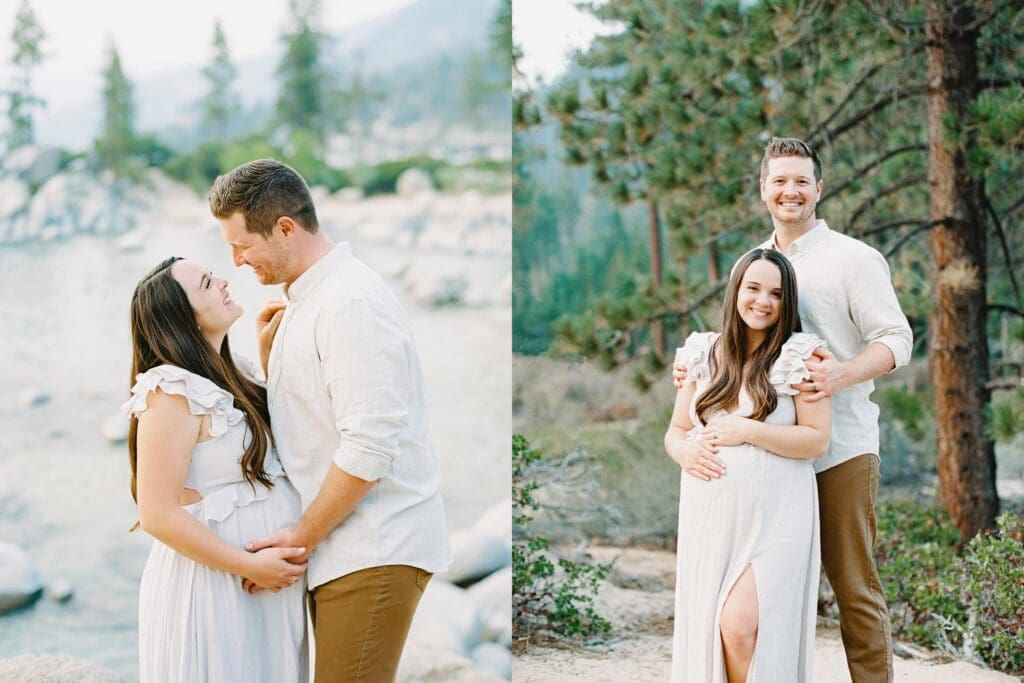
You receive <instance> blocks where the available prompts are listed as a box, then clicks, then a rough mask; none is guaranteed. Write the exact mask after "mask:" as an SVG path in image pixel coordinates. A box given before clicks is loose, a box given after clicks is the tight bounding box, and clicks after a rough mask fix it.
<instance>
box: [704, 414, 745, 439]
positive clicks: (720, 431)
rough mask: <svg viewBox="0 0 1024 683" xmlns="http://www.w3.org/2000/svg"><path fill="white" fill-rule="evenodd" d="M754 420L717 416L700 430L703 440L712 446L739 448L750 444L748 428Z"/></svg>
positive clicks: (725, 415) (733, 416) (737, 416)
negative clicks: (741, 445)
mask: <svg viewBox="0 0 1024 683" xmlns="http://www.w3.org/2000/svg"><path fill="white" fill-rule="evenodd" d="M752 423H754V420H751V419H750V418H748V417H740V416H739V415H729V414H724V415H718V416H716V417H713V418H711V420H710V421H708V423H707V424H706V425H705V426H704V429H702V430H701V436H702V437H703V439H704V440H705V441H706V442H707V443H709V444H711V445H712V446H739V445H740V444H744V443H750V428H751V425H752Z"/></svg>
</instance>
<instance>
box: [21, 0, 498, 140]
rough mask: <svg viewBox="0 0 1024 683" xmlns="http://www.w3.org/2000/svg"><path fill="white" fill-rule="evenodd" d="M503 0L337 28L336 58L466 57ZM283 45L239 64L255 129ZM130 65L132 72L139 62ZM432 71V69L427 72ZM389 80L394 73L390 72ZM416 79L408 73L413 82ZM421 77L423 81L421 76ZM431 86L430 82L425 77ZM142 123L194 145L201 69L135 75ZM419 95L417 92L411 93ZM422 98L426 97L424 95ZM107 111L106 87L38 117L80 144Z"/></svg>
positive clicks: (408, 61) (437, 6)
mask: <svg viewBox="0 0 1024 683" xmlns="http://www.w3.org/2000/svg"><path fill="white" fill-rule="evenodd" d="M498 5H499V0H419V1H418V2H414V3H412V4H410V5H407V6H405V7H402V8H400V9H398V10H396V11H395V12H393V13H392V14H389V15H387V16H384V17H379V18H376V19H373V20H370V21H367V22H364V23H362V24H358V25H356V26H353V27H350V28H348V29H346V30H344V31H341V32H338V33H337V34H335V35H334V39H333V41H332V43H331V45H330V47H329V60H330V62H331V63H333V64H335V65H336V67H337V71H338V73H340V74H341V75H343V76H344V75H345V74H346V73H348V72H349V71H350V69H351V68H352V66H353V64H358V65H359V66H360V69H361V70H362V72H363V73H364V74H365V75H372V74H392V75H394V74H397V73H400V72H401V70H402V69H403V68H406V67H407V68H409V69H410V70H416V71H417V72H418V73H423V70H424V69H423V67H424V66H425V65H426V64H430V63H432V62H435V61H441V62H444V63H450V62H452V61H453V60H454V61H456V62H458V61H460V60H464V59H465V58H466V55H467V54H469V53H470V52H472V51H474V50H481V49H484V48H486V46H487V40H488V35H489V33H490V31H491V25H492V22H493V20H494V17H495V15H496V14H497V10H498ZM281 52H282V47H281V46H280V45H275V46H274V47H273V48H272V49H271V50H270V51H268V53H267V54H266V55H264V56H261V57H258V58H255V59H250V60H247V61H244V62H238V63H237V64H236V66H237V68H238V78H237V79H236V81H235V84H234V89H235V92H236V93H237V94H238V96H239V99H240V104H241V105H242V107H243V115H242V117H241V120H240V125H242V126H243V127H244V128H246V129H251V128H252V127H253V126H254V125H257V124H259V123H262V121H265V120H266V117H267V116H268V115H269V113H270V111H271V110H272V107H273V102H274V99H275V97H276V95H277V80H276V77H275V75H274V71H275V69H276V68H277V64H278V61H279V60H280V56H281ZM125 68H126V69H127V70H128V72H129V74H130V73H131V65H130V64H126V65H125ZM425 75H427V77H429V72H428V73H427V74H425ZM385 80H388V81H390V80H392V79H391V78H390V77H388V78H386V79H385ZM407 80H408V79H402V84H403V85H406V83H407ZM419 82H422V80H421V81H419ZM423 85H424V87H426V88H428V89H429V88H430V87H431V84H430V83H424V84H423ZM134 86H135V91H134V95H135V106H136V112H137V116H136V128H137V130H139V131H148V132H157V133H158V134H159V135H160V137H161V138H163V139H166V140H168V141H171V142H173V143H175V145H176V146H178V145H185V146H187V145H189V144H190V143H191V142H193V138H194V137H195V135H196V128H197V126H196V122H197V120H198V118H199V116H200V112H199V109H198V105H197V102H198V101H199V99H200V98H201V97H202V96H203V94H204V93H205V91H206V81H205V79H203V77H202V75H201V74H200V73H199V70H197V69H181V70H175V71H168V72H166V73H163V74H159V75H157V76H153V77H150V78H147V79H144V80H140V81H136V82H134ZM410 96H411V97H413V98H415V97H416V93H410ZM421 99H422V97H421ZM101 115H102V110H101V103H100V99H99V93H98V92H97V94H96V95H95V96H93V97H90V98H88V99H85V100H79V101H77V102H73V103H52V102H51V103H50V106H49V107H48V108H47V109H44V110H43V111H41V112H40V113H39V115H38V118H37V128H36V130H37V134H38V137H39V140H40V142H41V143H43V144H47V145H55V146H58V147H65V148H68V149H73V150H80V149H84V148H85V147H88V146H89V145H91V144H92V140H93V138H94V137H95V136H96V134H97V131H98V130H99V126H100V117H101Z"/></svg>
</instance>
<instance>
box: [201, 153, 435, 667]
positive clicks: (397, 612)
mask: <svg viewBox="0 0 1024 683" xmlns="http://www.w3.org/2000/svg"><path fill="white" fill-rule="evenodd" d="M209 199H210V209H211V211H212V212H213V215H214V216H215V217H216V218H217V220H218V222H219V223H220V230H221V236H222V237H223V239H224V241H225V242H227V243H228V244H229V245H230V246H231V254H232V258H233V260H234V263H235V265H236V266H239V267H240V266H243V265H248V266H249V267H251V268H252V269H253V272H254V273H255V274H256V276H257V277H258V278H259V280H260V282H262V283H263V284H265V285H270V284H283V285H284V290H285V294H286V296H287V301H286V302H280V301H278V302H270V303H269V304H268V306H267V307H266V308H265V309H264V310H263V311H262V312H261V314H260V316H259V319H258V322H257V327H258V333H259V340H260V360H261V361H262V363H263V367H264V370H265V372H266V375H267V396H268V405H269V410H270V418H271V423H272V426H273V430H274V437H275V440H276V443H277V450H278V454H279V455H280V458H281V463H282V465H283V466H284V468H285V471H286V472H287V473H288V477H289V478H290V479H291V482H292V484H293V485H294V486H295V488H296V489H297V490H298V492H299V495H300V497H301V500H302V509H303V514H302V517H301V518H300V519H299V520H298V521H297V522H296V523H295V525H294V526H292V527H291V528H288V529H282V530H280V531H278V532H275V533H274V534H271V535H270V536H268V537H266V538H263V539H258V540H256V541H254V542H252V543H250V544H248V545H247V547H246V549H247V550H250V551H256V550H259V549H261V548H265V547H270V546H278V547H304V548H306V554H307V555H308V557H309V569H308V574H307V578H308V587H309V589H310V591H311V600H310V610H311V616H312V618H313V632H314V638H315V643H316V667H315V673H316V680H317V681H318V683H325V682H327V681H373V682H377V681H390V680H394V678H395V672H396V670H397V668H398V662H399V659H400V657H401V653H402V648H403V646H404V644H405V638H406V635H407V634H408V630H409V625H410V623H411V621H412V617H413V613H414V612H415V610H416V606H417V605H418V603H419V600H420V596H421V595H422V594H423V590H424V588H425V586H426V584H427V582H428V581H429V580H430V578H431V576H432V575H433V574H434V573H436V572H438V571H443V570H445V569H446V568H447V566H448V563H449V561H450V550H449V546H448V538H447V532H446V525H445V519H444V511H443V508H442V504H441V495H440V491H439V487H440V471H439V468H438V463H437V458H436V455H435V453H434V448H433V445H432V443H431V440H430V434H429V431H428V429H427V406H426V396H425V392H424V388H423V377H422V373H421V371H420V364H419V358H418V356H417V354H416V349H415V347H414V344H413V339H412V334H411V332H410V329H409V325H408V323H407V321H406V318H405V315H404V313H403V312H402V309H401V306H400V305H399V303H398V301H397V300H396V299H395V297H394V296H393V295H392V293H391V292H390V291H389V289H388V288H387V286H386V285H385V284H384V282H383V281H382V280H381V278H380V277H379V276H378V275H377V274H376V273H374V272H373V271H371V270H370V269H369V268H368V267H367V266H365V265H364V264H363V263H362V262H360V261H359V260H357V259H356V258H355V257H354V256H353V255H352V251H351V249H350V248H349V246H348V244H347V243H344V242H343V243H340V244H337V245H335V244H334V243H333V242H332V241H331V240H330V238H328V237H327V235H325V234H324V233H323V232H322V231H321V230H320V228H319V225H318V223H317V216H316V210H315V208H314V206H313V200H312V198H311V197H310V193H309V188H308V187H307V186H306V183H305V181H304V180H303V179H302V177H301V176H300V175H299V174H298V173H296V172H295V171H294V170H293V169H291V168H289V167H288V166H285V165H284V164H281V163H279V162H277V161H272V160H268V159H261V160H258V161H251V162H249V163H247V164H243V165H242V166H239V167H238V168H236V169H234V170H233V171H231V172H230V173H228V174H226V175H223V176H220V177H218V178H217V180H216V181H215V182H214V184H213V188H212V189H211V190H210V197H209ZM304 557H305V556H304ZM302 560H303V558H297V560H295V561H302ZM246 587H247V588H249V590H250V592H255V591H257V590H259V587H258V586H252V585H247V586H246Z"/></svg>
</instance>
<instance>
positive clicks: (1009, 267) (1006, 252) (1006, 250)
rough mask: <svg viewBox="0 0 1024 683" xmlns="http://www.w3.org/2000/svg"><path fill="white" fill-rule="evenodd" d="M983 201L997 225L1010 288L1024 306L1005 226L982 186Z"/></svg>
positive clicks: (994, 223) (1018, 303)
mask: <svg viewBox="0 0 1024 683" xmlns="http://www.w3.org/2000/svg"><path fill="white" fill-rule="evenodd" d="M981 201H982V202H983V203H984V204H985V211H986V212H988V215H989V218H991V219H992V224H993V225H995V228H996V235H997V236H998V237H999V245H1000V246H1001V247H1002V251H1003V262H1004V263H1006V272H1007V274H1009V276H1010V287H1011V289H1013V296H1014V298H1015V299H1016V300H1017V306H1024V304H1022V302H1021V298H1020V286H1019V285H1018V284H1017V276H1016V275H1014V273H1013V266H1012V265H1011V261H1012V258H1011V256H1010V245H1009V244H1007V242H1006V232H1005V231H1004V230H1003V224H1002V222H1001V221H1000V220H999V216H998V214H996V209H995V207H994V206H992V201H991V200H990V199H989V198H988V192H986V191H985V186H984V184H982V187H981Z"/></svg>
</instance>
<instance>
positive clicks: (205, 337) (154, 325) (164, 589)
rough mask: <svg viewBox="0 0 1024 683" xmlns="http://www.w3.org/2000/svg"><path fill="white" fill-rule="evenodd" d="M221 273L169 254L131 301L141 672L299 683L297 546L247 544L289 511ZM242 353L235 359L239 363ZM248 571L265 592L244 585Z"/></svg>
mask: <svg viewBox="0 0 1024 683" xmlns="http://www.w3.org/2000/svg"><path fill="white" fill-rule="evenodd" d="M241 315H242V308H241V306H239V305H238V304H237V303H235V302H234V301H233V300H232V299H231V295H230V294H229V293H228V289H227V282H225V281H224V280H221V279H218V278H215V277H213V276H212V275H211V274H210V273H208V272H206V270H205V269H204V268H201V267H200V266H199V265H197V264H195V263H193V262H191V261H187V260H182V259H178V258H171V259H167V260H166V261H164V262H163V263H161V264H160V265H159V266H157V267H156V268H155V269H154V270H153V271H152V272H151V273H149V274H148V275H147V276H146V277H145V278H144V279H143V280H142V281H141V282H140V283H139V284H138V286H137V287H136V289H135V293H134V295H133V296H132V303H131V327H132V377H133V381H134V383H135V384H134V386H133V387H132V389H131V393H132V397H131V399H129V400H128V402H127V403H125V404H124V406H122V411H124V412H125V413H130V414H131V416H132V419H131V427H130V431H129V437H128V452H129V459H130V462H131V469H132V481H131V490H132V496H133V497H134V498H135V499H136V502H137V503H138V508H139V524H140V526H141V527H142V529H143V530H144V531H146V532H147V533H149V534H150V535H152V536H153V537H154V539H155V540H154V542H153V547H152V550H151V551H150V554H149V559H148V560H147V562H146V567H145V570H144V571H143V574H142V585H141V587H140V589H139V678H140V680H141V681H143V682H146V681H153V682H160V683H165V682H178V681H267V682H268V683H269V682H270V681H275V682H276V681H305V680H307V677H308V665H307V659H306V658H307V655H306V614H305V580H304V576H303V575H304V572H305V567H306V565H305V564H293V563H291V562H289V561H288V560H289V558H293V557H294V558H299V557H300V556H301V555H302V554H303V552H304V549H303V548H267V549H265V550H261V551H259V552H257V553H248V552H246V551H245V550H244V549H243V546H244V544H245V543H246V542H247V541H249V540H250V539H253V538H260V537H262V536H264V535H266V534H269V533H270V532H272V531H275V530H277V529H280V528H282V527H285V526H288V525H290V524H292V523H294V522H295V520H297V519H298V517H299V514H300V512H301V511H300V509H299V499H298V495H297V494H296V492H295V490H294V489H293V488H292V487H291V485H290V484H289V483H288V480H287V478H286V477H285V475H284V471H283V470H282V469H281V465H280V463H279V462H278V459H277V455H276V454H275V452H274V450H273V436H272V434H271V432H270V420H269V417H268V413H267V398H266V390H265V389H264V388H263V387H262V386H261V385H260V384H259V382H258V380H257V378H256V375H255V370H254V368H253V367H252V366H251V365H250V364H248V363H246V362H243V361H242V360H241V359H239V360H235V359H233V358H232V356H231V350H230V347H229V345H228V339H227V332H228V328H230V327H231V324H232V323H233V322H234V321H235V320H237V319H238V318H239V317H240V316H241ZM236 363H237V364H236ZM243 578H247V579H250V580H252V581H253V582H255V583H256V584H258V585H260V586H263V587H265V588H269V589H271V590H267V591H262V592H260V593H258V594H256V595H250V594H248V593H247V592H246V591H244V590H243V589H242V579H243Z"/></svg>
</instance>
